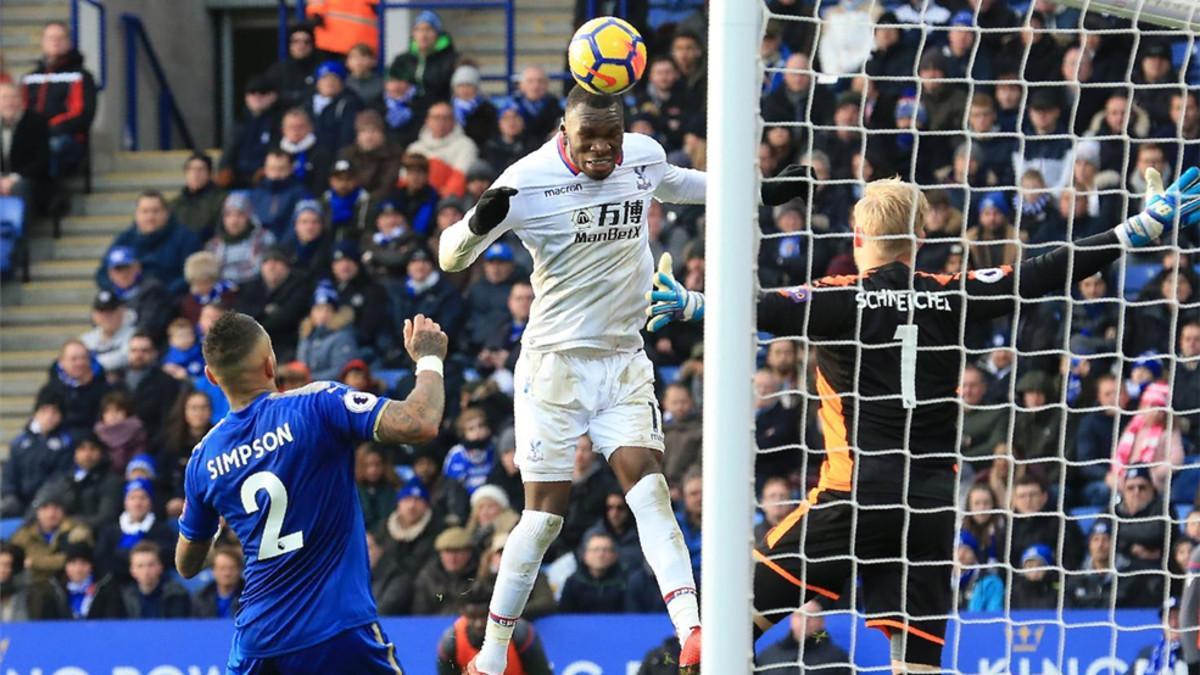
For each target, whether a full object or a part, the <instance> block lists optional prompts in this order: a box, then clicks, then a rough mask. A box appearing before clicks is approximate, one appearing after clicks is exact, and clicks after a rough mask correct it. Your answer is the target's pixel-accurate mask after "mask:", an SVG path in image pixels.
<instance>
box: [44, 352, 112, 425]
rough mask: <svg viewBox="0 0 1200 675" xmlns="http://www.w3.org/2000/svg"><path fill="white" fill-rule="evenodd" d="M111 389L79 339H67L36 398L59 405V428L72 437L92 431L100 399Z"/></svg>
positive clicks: (102, 370) (101, 371)
mask: <svg viewBox="0 0 1200 675" xmlns="http://www.w3.org/2000/svg"><path fill="white" fill-rule="evenodd" d="M111 389H112V386H111V385H110V384H109V383H108V380H107V379H106V378H105V374H104V369H103V368H101V367H100V364H99V363H98V362H96V361H95V360H94V359H92V355H91V354H90V353H89V352H88V349H87V347H86V346H84V344H83V343H82V342H80V341H79V340H67V341H66V342H65V343H63V346H62V349H61V350H59V354H58V360H57V361H55V362H54V363H53V364H51V366H50V380H49V381H48V382H47V383H46V384H45V385H43V386H42V388H41V390H40V391H38V400H47V399H48V398H50V397H52V398H53V399H55V400H57V401H59V402H60V403H61V406H62V418H63V419H62V428H63V429H64V430H66V431H67V432H68V433H70V434H71V435H72V436H74V437H79V436H81V435H82V434H84V433H87V432H89V431H90V430H91V428H92V425H93V424H94V423H95V421H96V419H97V418H98V417H99V416H100V399H101V398H103V397H104V395H105V394H107V393H108V392H109V391H110V390H111Z"/></svg>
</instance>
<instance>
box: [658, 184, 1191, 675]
mask: <svg viewBox="0 0 1200 675" xmlns="http://www.w3.org/2000/svg"><path fill="white" fill-rule="evenodd" d="M1146 177H1147V184H1148V185H1149V186H1150V191H1151V192H1152V193H1153V194H1151V195H1149V196H1148V199H1147V201H1146V204H1147V208H1146V210H1145V211H1143V212H1142V213H1139V214H1137V215H1135V216H1133V217H1132V218H1130V219H1129V220H1127V221H1125V222H1123V223H1121V224H1119V225H1117V226H1116V228H1114V229H1113V230H1111V231H1109V232H1105V233H1102V234H1098V235H1095V236H1091V237H1087V238H1085V239H1082V240H1079V241H1076V242H1074V244H1073V245H1072V246H1062V247H1060V248H1058V249H1056V250H1054V251H1051V252H1049V253H1046V254H1045V255H1041V256H1037V257H1035V258H1031V259H1029V260H1027V261H1025V262H1023V263H1021V264H1020V267H1019V269H1014V268H1013V267H1010V266H1004V267H999V268H992V269H981V270H976V271H972V272H967V273H966V274H965V275H962V274H955V275H945V274H927V273H924V272H919V271H914V270H913V269H912V265H913V257H914V254H915V253H916V246H918V245H919V243H920V241H921V238H922V236H923V234H924V233H923V225H922V224H923V223H924V222H925V213H926V211H927V209H928V204H927V203H926V201H925V197H924V195H922V194H921V193H920V191H919V189H918V188H917V187H916V186H914V185H911V184H907V183H902V182H900V181H899V180H895V179H888V180H880V181H876V182H873V183H869V184H868V185H867V186H866V189H865V191H864V194H863V197H862V199H860V200H859V201H858V203H857V204H855V205H854V223H855V233H854V234H855V236H854V242H855V243H854V260H855V262H856V263H857V266H858V269H859V270H860V273H859V274H857V275H846V276H835V277H825V278H823V279H820V280H817V281H815V282H813V283H811V284H808V285H805V286H799V287H796V288H790V289H786V290H783V291H779V292H773V293H765V294H763V295H762V296H761V297H760V298H759V300H758V328H759V330H763V331H768V332H770V333H774V334H778V335H804V336H807V337H808V338H810V339H812V340H813V343H814V345H815V347H816V356H817V375H816V377H817V382H816V384H817V391H818V394H819V395H820V397H821V407H820V412H819V415H820V419H821V422H822V427H823V431H824V435H825V448H826V457H825V461H824V462H823V464H822V466H821V475H820V480H819V482H818V484H817V487H815V488H814V489H813V490H812V491H811V492H810V493H809V494H808V496H807V499H806V500H805V501H804V502H802V503H801V504H800V505H799V507H797V508H796V509H795V510H794V511H793V512H792V513H791V514H790V515H788V516H787V517H786V518H784V520H783V521H781V522H780V523H779V524H778V525H777V526H776V527H775V528H774V529H772V530H770V531H769V532H768V533H767V534H766V536H765V537H764V540H763V541H762V542H760V544H759V546H758V548H757V550H756V551H755V552H754V557H755V559H756V561H757V562H758V564H757V566H756V569H755V575H754V595H755V600H754V605H755V616H754V622H755V629H756V632H757V633H759V634H761V631H764V630H766V629H767V628H769V627H770V626H772V625H774V624H775V623H777V622H778V621H780V620H781V619H783V618H785V617H787V616H789V615H790V614H791V613H792V611H793V610H794V608H795V607H798V606H800V605H802V604H803V603H804V602H806V601H808V600H810V599H813V598H815V597H818V596H820V597H823V598H824V599H826V600H829V601H836V600H837V599H838V598H839V597H840V595H841V593H842V589H843V588H844V587H845V586H846V582H847V581H848V580H849V579H850V578H851V577H852V576H853V575H854V574H855V562H857V573H858V574H860V575H861V577H862V588H863V592H862V596H863V597H862V601H863V604H864V606H865V608H866V612H867V615H868V619H867V625H868V626H871V627H874V628H878V629H880V630H882V631H883V632H884V634H886V635H887V636H888V638H889V639H890V641H891V655H892V669H893V671H894V672H937V671H940V670H941V667H940V664H941V655H942V648H943V646H944V644H945V628H946V619H947V617H948V615H949V612H950V608H951V600H952V597H951V584H950V576H951V560H952V558H953V544H954V525H955V511H954V489H955V483H956V477H955V469H956V460H957V457H958V453H957V450H956V448H957V443H956V441H957V438H956V437H957V432H956V423H957V420H958V406H959V402H958V395H957V393H956V389H957V387H958V383H959V378H960V370H961V365H962V351H961V349H962V347H961V344H960V343H959V335H960V331H961V330H962V324H963V319H964V317H963V313H964V312H965V313H966V316H965V321H966V323H968V324H970V323H974V322H980V321H988V320H991V319H993V318H996V317H1000V316H1003V315H1006V314H1009V313H1011V312H1012V311H1013V310H1014V306H1015V301H1016V296H1019V297H1021V298H1026V299H1033V298H1039V297H1041V296H1043V295H1046V294H1048V293H1054V292H1056V293H1058V294H1064V295H1065V294H1067V293H1068V284H1069V283H1074V282H1076V281H1079V280H1081V279H1083V278H1085V277H1087V276H1089V275H1092V274H1095V273H1096V272H1098V271H1100V270H1102V269H1103V268H1105V267H1106V266H1108V265H1109V264H1111V263H1112V262H1114V261H1116V260H1117V259H1118V258H1119V257H1120V256H1121V254H1122V253H1123V252H1124V251H1126V250H1128V249H1134V248H1138V247H1141V246H1146V245H1149V244H1150V243H1151V242H1153V241H1154V240H1156V239H1158V238H1159V237H1160V236H1162V235H1163V234H1164V233H1166V232H1169V231H1170V230H1171V229H1172V227H1173V226H1174V225H1175V223H1176V222H1179V223H1181V224H1182V225H1185V226H1192V225H1196V224H1197V223H1200V169H1196V168H1191V169H1188V170H1187V171H1186V172H1185V173H1184V174H1183V175H1182V176H1181V177H1180V178H1179V180H1178V181H1176V183H1174V184H1173V185H1171V187H1170V188H1169V189H1167V190H1166V191H1165V192H1164V191H1163V190H1162V179H1161V177H1160V176H1159V175H1158V172H1157V171H1155V170H1154V169H1149V170H1147V172H1146ZM913 223H915V226H914V225H912V224H913ZM663 258H664V260H663V261H662V262H661V263H660V266H659V272H658V274H657V275H656V276H655V279H654V286H655V288H656V289H657V290H654V291H653V292H652V293H650V298H651V301H652V305H651V307H650V309H649V310H648V312H649V313H650V320H649V322H648V324H647V329H648V330H650V331H655V330H658V329H660V328H662V327H663V326H665V325H666V324H667V323H668V322H670V321H679V320H683V321H687V320H696V319H699V318H701V317H702V316H703V314H704V296H703V294H701V293H696V292H693V291H688V290H687V289H685V288H684V287H683V286H681V285H680V284H679V283H678V282H677V281H675V279H673V278H672V276H671V273H670V269H671V267H670V261H669V258H667V256H665V255H664V256H663ZM856 378H857V381H856ZM856 408H857V410H856ZM900 506H903V507H907V508H896V507H900ZM862 507H868V508H862ZM772 555H775V556H776V557H774V558H772V557H769V556H772ZM898 560H901V561H903V562H897V561H898Z"/></svg>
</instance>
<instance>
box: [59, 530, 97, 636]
mask: <svg viewBox="0 0 1200 675" xmlns="http://www.w3.org/2000/svg"><path fill="white" fill-rule="evenodd" d="M66 557H67V563H66V566H65V567H64V569H63V577H62V579H61V580H60V579H55V580H54V582H52V583H53V584H54V586H53V589H54V595H55V596H56V599H57V600H58V602H60V603H61V608H60V609H61V614H60V615H59V616H58V617H57V618H61V619H86V618H88V617H89V614H90V612H91V610H92V602H93V601H94V600H95V599H96V592H97V591H98V590H99V587H100V585H99V583H98V582H99V579H98V578H97V577H96V566H95V564H94V563H93V561H92V557H93V553H92V547H91V546H88V545H87V544H83V543H80V544H70V545H68V546H67V550H66Z"/></svg>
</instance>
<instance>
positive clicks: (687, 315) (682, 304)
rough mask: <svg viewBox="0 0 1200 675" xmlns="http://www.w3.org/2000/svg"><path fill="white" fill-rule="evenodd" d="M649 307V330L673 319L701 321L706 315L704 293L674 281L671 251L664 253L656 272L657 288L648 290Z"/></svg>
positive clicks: (655, 329)
mask: <svg viewBox="0 0 1200 675" xmlns="http://www.w3.org/2000/svg"><path fill="white" fill-rule="evenodd" d="M646 299H647V300H649V301H650V306H649V307H647V308H646V314H647V315H648V316H649V317H650V320H649V321H647V322H646V330H648V331H650V332H651V333H653V332H655V331H658V330H661V329H662V327H663V326H666V325H667V324H668V323H671V322H672V321H698V320H700V319H703V318H704V294H703V293H697V292H696V291H689V290H688V289H687V288H685V287H684V285H683V284H681V283H679V282H678V281H676V280H675V274H674V272H672V267H671V254H670V253H664V254H662V257H661V258H659V259H658V272H657V273H656V274H655V275H654V290H653V291H647V292H646Z"/></svg>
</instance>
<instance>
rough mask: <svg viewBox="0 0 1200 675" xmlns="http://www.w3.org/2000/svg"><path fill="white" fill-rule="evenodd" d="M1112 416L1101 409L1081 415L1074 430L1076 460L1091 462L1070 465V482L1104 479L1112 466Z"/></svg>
mask: <svg viewBox="0 0 1200 675" xmlns="http://www.w3.org/2000/svg"><path fill="white" fill-rule="evenodd" d="M1113 422H1114V420H1113V418H1112V417H1110V416H1108V415H1105V414H1104V413H1103V412H1101V411H1096V412H1090V413H1087V414H1085V415H1083V416H1082V418H1081V419H1080V420H1079V426H1078V427H1077V428H1076V431H1075V456H1074V457H1071V458H1070V459H1072V460H1073V461H1076V462H1093V463H1092V464H1087V465H1084V466H1077V467H1071V469H1070V472H1071V473H1072V474H1073V476H1074V480H1073V481H1072V482H1074V483H1076V484H1077V485H1080V486H1082V485H1084V484H1087V483H1092V482H1096V481H1102V480H1104V478H1105V476H1107V475H1108V473H1109V471H1110V470H1111V468H1112V464H1111V460H1112V455H1113V448H1114V447H1115V446H1114V445H1113V435H1114V433H1113Z"/></svg>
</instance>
